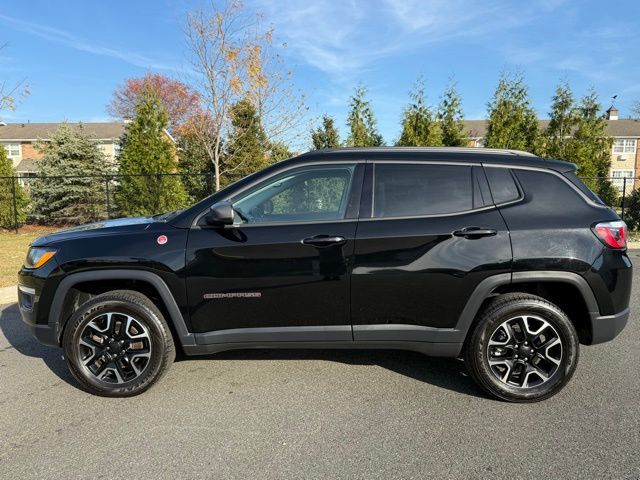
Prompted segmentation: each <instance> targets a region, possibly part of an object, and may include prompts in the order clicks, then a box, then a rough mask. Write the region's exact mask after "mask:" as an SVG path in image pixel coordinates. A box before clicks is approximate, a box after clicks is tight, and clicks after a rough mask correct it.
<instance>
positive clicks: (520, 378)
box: [464, 293, 579, 402]
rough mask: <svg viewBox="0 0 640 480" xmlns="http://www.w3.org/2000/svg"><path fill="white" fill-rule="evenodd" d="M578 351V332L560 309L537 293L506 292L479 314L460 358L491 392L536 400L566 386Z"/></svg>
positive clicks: (516, 399) (510, 398)
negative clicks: (462, 358)
mask: <svg viewBox="0 0 640 480" xmlns="http://www.w3.org/2000/svg"><path fill="white" fill-rule="evenodd" d="M578 353H579V341H578V335H577V333H576V331H575V328H574V327H573V324H572V323H571V321H570V320H569V318H568V317H567V315H566V314H565V313H564V312H563V311H562V310H561V309H560V308H558V307H557V306H556V305H554V304H552V303H550V302H548V301H547V300H545V299H543V298H541V297H537V296H535V295H529V294H524V293H508V294H504V295H501V296H499V297H497V298H496V299H495V300H494V301H493V302H492V303H490V304H489V305H488V306H487V308H486V309H485V310H484V312H483V313H482V314H481V315H480V318H479V320H478V322H477V323H476V324H475V326H474V328H473V331H472V332H471V334H470V337H469V339H468V341H467V342H466V345H465V351H464V360H465V363H466V365H467V370H468V371H469V373H470V375H471V377H472V378H473V379H474V380H475V381H476V383H478V385H480V386H481V387H482V388H483V389H485V390H486V391H487V392H489V393H490V394H492V395H494V396H496V397H498V398H501V399H503V400H507V401H511V402H536V401H540V400H544V399H546V398H549V397H551V396H552V395H555V394H556V393H558V392H559V391H560V390H561V389H562V388H563V387H564V385H566V383H567V382H568V381H569V379H570V378H571V376H572V375H573V373H574V371H575V369H576V366H577V363H578Z"/></svg>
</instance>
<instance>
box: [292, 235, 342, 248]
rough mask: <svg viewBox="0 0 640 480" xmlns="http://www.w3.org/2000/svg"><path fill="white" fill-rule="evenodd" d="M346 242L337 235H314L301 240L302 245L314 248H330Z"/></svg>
mask: <svg viewBox="0 0 640 480" xmlns="http://www.w3.org/2000/svg"><path fill="white" fill-rule="evenodd" d="M346 241H347V240H346V239H345V238H344V237H340V236H337V235H316V236H315V237H309V238H305V239H304V240H302V243H303V244H304V245H312V246H314V247H330V246H332V245H342V244H343V243H345V242H346Z"/></svg>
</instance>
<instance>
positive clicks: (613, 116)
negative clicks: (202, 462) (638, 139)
mask: <svg viewBox="0 0 640 480" xmlns="http://www.w3.org/2000/svg"><path fill="white" fill-rule="evenodd" d="M605 117H606V119H607V120H618V109H617V108H616V107H614V106H613V105H611V106H610V107H609V110H607V111H606V112H605Z"/></svg>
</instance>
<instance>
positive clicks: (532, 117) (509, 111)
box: [485, 75, 539, 152]
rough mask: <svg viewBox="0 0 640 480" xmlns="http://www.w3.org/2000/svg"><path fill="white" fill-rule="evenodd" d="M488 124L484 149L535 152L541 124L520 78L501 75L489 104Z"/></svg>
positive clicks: (519, 76)
mask: <svg viewBox="0 0 640 480" xmlns="http://www.w3.org/2000/svg"><path fill="white" fill-rule="evenodd" d="M487 110H488V116H489V122H488V126H487V136H486V138H485V146H486V147H492V148H510V149H515V150H525V151H529V152H536V150H538V148H539V132H538V120H537V117H536V113H535V111H534V110H533V108H532V107H531V101H530V100H529V92H528V90H527V86H526V85H525V83H524V79H523V78H522V76H521V75H517V76H515V77H513V78H511V77H509V76H507V75H502V76H501V77H500V80H499V81H498V86H497V88H496V91H495V93H494V94H493V99H492V100H491V101H490V102H489V103H488V104H487Z"/></svg>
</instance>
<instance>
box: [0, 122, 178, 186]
mask: <svg viewBox="0 0 640 480" xmlns="http://www.w3.org/2000/svg"><path fill="white" fill-rule="evenodd" d="M69 125H71V126H72V127H74V128H78V126H79V125H80V124H79V123H69ZM59 126H60V124H59V123H0V145H2V146H3V147H4V148H5V150H6V151H7V154H8V156H9V158H10V159H11V160H12V161H13V166H14V168H15V170H16V173H17V174H18V175H20V176H22V177H29V176H33V175H35V174H36V173H37V171H38V170H37V166H36V160H39V159H41V158H42V154H41V153H40V152H39V151H38V150H37V149H36V148H35V146H34V144H35V143H36V142H37V141H39V140H45V141H46V140H48V139H49V138H51V135H52V134H53V133H54V132H55V131H56V129H57V128H58V127H59ZM82 126H83V128H84V130H85V132H86V133H87V134H88V135H89V136H90V137H91V138H93V139H94V140H95V142H96V143H97V145H98V148H100V149H101V150H102V152H103V153H104V155H105V157H106V158H107V160H113V159H115V157H116V156H117V154H118V149H119V143H118V142H119V140H120V137H121V136H122V134H123V133H124V129H125V123H124V122H98V123H93V122H92V123H82ZM165 134H166V135H167V139H168V140H170V141H171V142H173V143H175V140H174V139H173V137H172V136H171V135H170V134H169V132H167V131H166V130H165Z"/></svg>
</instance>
